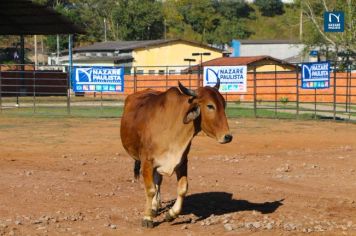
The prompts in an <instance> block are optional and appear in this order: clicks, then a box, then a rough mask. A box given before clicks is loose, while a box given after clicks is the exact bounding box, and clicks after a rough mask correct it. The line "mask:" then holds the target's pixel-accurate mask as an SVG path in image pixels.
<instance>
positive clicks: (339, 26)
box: [324, 11, 345, 32]
mask: <svg viewBox="0 0 356 236" xmlns="http://www.w3.org/2000/svg"><path fill="white" fill-rule="evenodd" d="M344 23H345V16H344V12H342V11H333V12H324V31H325V32H344Z"/></svg>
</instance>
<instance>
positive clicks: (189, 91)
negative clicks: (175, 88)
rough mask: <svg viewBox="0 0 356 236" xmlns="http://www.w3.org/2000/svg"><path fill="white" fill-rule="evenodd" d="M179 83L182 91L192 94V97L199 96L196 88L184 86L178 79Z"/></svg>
mask: <svg viewBox="0 0 356 236" xmlns="http://www.w3.org/2000/svg"><path fill="white" fill-rule="evenodd" d="M178 85H179V88H180V90H181V91H182V93H184V94H185V95H188V96H192V97H196V96H197V95H196V94H195V92H194V90H192V89H189V88H186V87H184V86H183V84H181V83H180V81H178Z"/></svg>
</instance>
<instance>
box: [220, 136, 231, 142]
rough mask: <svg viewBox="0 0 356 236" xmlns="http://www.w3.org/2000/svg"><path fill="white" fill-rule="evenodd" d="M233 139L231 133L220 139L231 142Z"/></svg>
mask: <svg viewBox="0 0 356 236" xmlns="http://www.w3.org/2000/svg"><path fill="white" fill-rule="evenodd" d="M231 140H232V135H231V134H225V136H224V138H223V139H222V141H220V143H230V142H231Z"/></svg>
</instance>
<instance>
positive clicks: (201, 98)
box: [178, 79, 232, 143]
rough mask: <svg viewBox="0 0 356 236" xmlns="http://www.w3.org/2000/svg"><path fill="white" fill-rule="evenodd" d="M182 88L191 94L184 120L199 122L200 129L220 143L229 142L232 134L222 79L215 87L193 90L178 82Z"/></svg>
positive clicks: (185, 92) (187, 93)
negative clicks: (221, 86)
mask: <svg viewBox="0 0 356 236" xmlns="http://www.w3.org/2000/svg"><path fill="white" fill-rule="evenodd" d="M178 84H179V88H180V90H181V91H182V92H183V93H184V94H185V95H188V96H190V97H191V98H190V99H189V103H190V106H189V109H188V111H187V113H186V116H185V117H184V120H183V122H184V123H189V122H192V121H194V120H195V121H199V122H197V123H198V125H199V126H200V127H199V129H201V130H203V131H204V132H205V133H206V134H207V135H208V136H209V137H212V138H215V139H217V140H218V142H220V143H229V142H230V141H231V140H232V135H231V133H230V130H229V125H228V123H227V118H226V114H225V106H226V103H225V99H224V98H223V96H221V94H220V93H219V87H220V80H219V79H218V81H217V84H216V85H215V86H214V87H209V86H206V87H200V88H198V89H197V90H195V91H194V90H191V89H188V88H186V87H184V86H183V85H182V84H181V83H180V82H178Z"/></svg>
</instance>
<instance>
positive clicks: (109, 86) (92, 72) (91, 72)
mask: <svg viewBox="0 0 356 236" xmlns="http://www.w3.org/2000/svg"><path fill="white" fill-rule="evenodd" d="M72 75H73V76H72V80H73V90H74V91H75V92H86V91H91V92H106V91H112V92H122V91H123V89H124V86H123V84H124V70H123V68H117V67H74V69H73V73H72Z"/></svg>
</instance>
